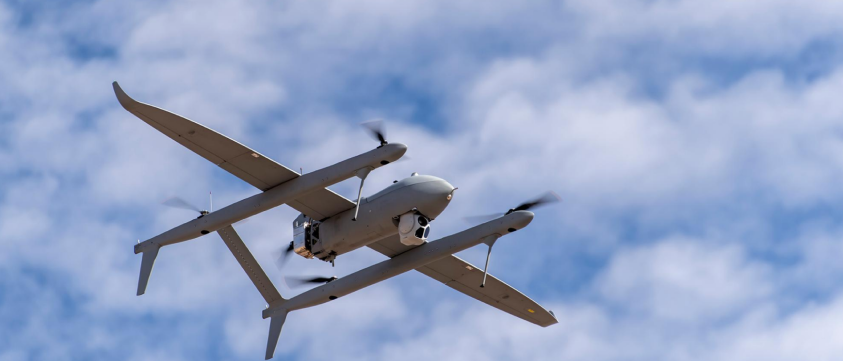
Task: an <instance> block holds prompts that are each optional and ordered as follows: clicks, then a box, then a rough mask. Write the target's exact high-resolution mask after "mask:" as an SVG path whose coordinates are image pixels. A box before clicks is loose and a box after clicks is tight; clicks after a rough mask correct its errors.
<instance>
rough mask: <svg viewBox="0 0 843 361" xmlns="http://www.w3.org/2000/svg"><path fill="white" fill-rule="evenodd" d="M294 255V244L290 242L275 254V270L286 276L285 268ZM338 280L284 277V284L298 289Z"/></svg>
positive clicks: (312, 277) (314, 277) (321, 277)
mask: <svg viewBox="0 0 843 361" xmlns="http://www.w3.org/2000/svg"><path fill="white" fill-rule="evenodd" d="M292 253H293V242H290V245H289V246H287V247H286V248H284V249H282V250H278V251H276V252H274V255H276V256H275V257H274V258H275V268H277V269H278V272H279V273H281V274H282V275H283V274H284V266H286V265H287V259H288V258H289V257H290V254H292ZM335 279H337V277H336V276H334V277H323V276H284V282H285V283H286V284H287V287H290V288H298V287H303V286H307V285H310V284H316V283H328V282H331V281H333V280H335Z"/></svg>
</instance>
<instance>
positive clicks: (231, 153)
mask: <svg viewBox="0 0 843 361" xmlns="http://www.w3.org/2000/svg"><path fill="white" fill-rule="evenodd" d="M113 86H114V93H115V94H116V95H117V99H118V100H119V101H120V104H121V105H122V106H123V108H126V110H128V111H129V112H130V113H132V114H134V115H135V116H137V117H138V118H140V119H141V120H143V121H144V122H146V123H147V124H149V125H151V126H152V127H153V128H155V129H157V130H158V131H160V132H161V133H164V134H165V135H166V136H168V137H170V138H171V139H173V140H175V141H176V142H178V143H179V144H181V145H183V146H184V147H185V148H187V149H190V150H192V151H193V152H194V153H196V154H198V155H200V156H202V157H203V158H205V159H207V160H208V161H210V162H211V163H214V164H216V165H217V166H219V167H220V168H222V169H225V170H226V171H228V172H229V173H231V174H233V175H234V176H236V177H237V178H240V179H242V180H243V181H245V182H246V183H249V184H251V185H253V186H254V187H255V188H258V189H260V190H261V191H266V190H268V189H271V188H273V187H275V186H277V185H279V184H281V183H284V182H287V181H289V180H291V179H293V178H296V177H298V176H299V174H298V173H296V172H295V171H293V170H292V169H289V168H287V167H285V166H283V165H281V164H279V163H278V162H276V161H274V160H272V159H270V158H268V157H266V156H264V155H263V154H260V153H258V152H256V151H254V150H252V149H250V148H249V147H247V146H245V145H243V144H240V143H238V142H237V141H235V140H233V139H231V138H229V137H226V136H225V135H222V134H220V133H217V132H215V131H214V130H212V129H210V128H207V127H205V126H203V125H201V124H199V123H196V122H194V121H192V120H190V119H187V118H185V117H182V116H180V115H178V114H175V113H171V112H169V111H166V110H164V109H161V108H158V107H155V106H152V105H149V104H145V103H141V102H138V101H136V100H134V99H132V98H131V97H129V96H128V95H126V93H125V92H123V89H121V88H120V85H119V84H117V82H114V84H113ZM288 205H289V206H290V207H292V208H294V209H296V210H297V211H299V212H302V213H304V214H305V215H307V216H308V217H311V218H314V219H325V218H328V217H330V216H333V215H335V214H337V213H340V212H342V211H345V210H348V209H350V208H353V207H354V202H352V201H350V200H348V199H347V198H345V197H343V196H340V195H339V194H336V193H334V192H333V191H331V190H328V189H321V190H318V191H315V192H313V193H309V194H306V195H304V196H302V197H299V198H297V199H296V200H294V201H292V202H290V203H289V204H288Z"/></svg>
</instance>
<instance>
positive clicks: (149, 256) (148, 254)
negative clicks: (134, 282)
mask: <svg viewBox="0 0 843 361" xmlns="http://www.w3.org/2000/svg"><path fill="white" fill-rule="evenodd" d="M159 249H161V248H160V247H148V248H147V249H146V250H144V251H143V259H141V269H140V277H139V278H138V296H140V295H142V294H144V293H145V292H146V285H147V283H149V275H150V274H152V266H153V265H154V264H155V258H156V257H158V250H159Z"/></svg>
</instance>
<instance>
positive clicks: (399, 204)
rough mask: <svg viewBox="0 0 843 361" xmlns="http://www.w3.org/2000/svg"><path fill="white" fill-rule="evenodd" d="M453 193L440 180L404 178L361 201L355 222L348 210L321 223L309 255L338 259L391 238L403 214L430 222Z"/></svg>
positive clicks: (395, 233)
mask: <svg viewBox="0 0 843 361" xmlns="http://www.w3.org/2000/svg"><path fill="white" fill-rule="evenodd" d="M453 192H454V187H453V186H452V185H451V184H450V183H448V182H447V181H445V180H443V179H441V178H437V177H433V176H427V175H414V176H412V177H409V178H405V179H403V180H401V181H399V182H396V183H394V184H392V185H390V186H389V187H387V188H385V189H384V190H382V191H380V192H378V193H375V194H373V195H371V196H369V197H367V198H365V199H363V200H361V202H360V212H359V215H358V217H357V220H356V221H352V220H351V219H352V218H353V217H354V209H350V210H347V211H345V212H342V213H340V214H337V215H335V216H333V217H330V218H328V219H326V220H324V221H323V222H321V223H320V225H319V233H320V234H319V241H318V242H316V243H315V244H314V245H313V253H314V254H316V256H317V257H318V258H323V256H325V255H327V254H333V255H340V254H343V253H347V252H350V251H352V250H355V249H357V248H360V247H363V246H366V245H368V244H370V243H373V242H376V241H378V240H381V239H383V238H385V237H390V236H395V235H397V234H398V222H397V217H398V216H400V215H402V214H404V213H407V212H413V211H416V212H419V213H421V214H422V215H424V216H425V217H427V218H428V219H431V220H432V219H434V218H436V217H438V216H439V214H440V213H442V211H444V210H445V208H446V207H447V206H448V204H449V203H450V201H451V198H452V195H453ZM317 253H318V254H317Z"/></svg>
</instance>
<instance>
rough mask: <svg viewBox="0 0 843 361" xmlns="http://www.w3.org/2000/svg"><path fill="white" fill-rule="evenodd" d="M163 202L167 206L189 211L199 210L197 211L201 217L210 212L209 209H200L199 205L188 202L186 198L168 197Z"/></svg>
mask: <svg viewBox="0 0 843 361" xmlns="http://www.w3.org/2000/svg"><path fill="white" fill-rule="evenodd" d="M161 204H162V205H165V206H167V207H172V208H179V209H186V210H189V211H194V212H197V213H199V217H202V216H204V215H206V214H208V213H210V212H208V211H207V210H201V209H199V207H197V206H194V205H193V204H191V203H190V202H188V201H186V200H184V199H181V198H179V197H171V198H168V199H166V200H164V201H163V202H161Z"/></svg>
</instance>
